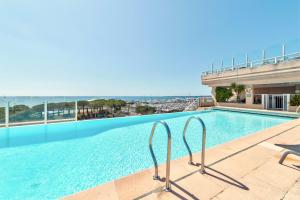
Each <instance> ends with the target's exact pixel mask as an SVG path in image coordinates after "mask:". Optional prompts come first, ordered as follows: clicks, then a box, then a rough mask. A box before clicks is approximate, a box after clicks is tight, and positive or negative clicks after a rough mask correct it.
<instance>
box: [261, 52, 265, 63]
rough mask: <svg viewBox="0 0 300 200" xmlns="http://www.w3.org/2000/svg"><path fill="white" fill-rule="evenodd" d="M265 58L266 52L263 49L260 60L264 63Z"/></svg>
mask: <svg viewBox="0 0 300 200" xmlns="http://www.w3.org/2000/svg"><path fill="white" fill-rule="evenodd" d="M265 59H266V52H265V50H263V51H262V62H263V63H265Z"/></svg>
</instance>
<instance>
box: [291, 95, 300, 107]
mask: <svg viewBox="0 0 300 200" xmlns="http://www.w3.org/2000/svg"><path fill="white" fill-rule="evenodd" d="M290 104H291V106H300V94H298V95H294V96H293V97H292V98H291V100H290Z"/></svg>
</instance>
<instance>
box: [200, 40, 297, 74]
mask: <svg viewBox="0 0 300 200" xmlns="http://www.w3.org/2000/svg"><path fill="white" fill-rule="evenodd" d="M289 45H290V46H287V45H282V47H281V50H278V49H280V48H279V47H277V48H272V49H269V55H271V56H269V57H267V56H266V53H268V51H265V50H263V51H262V56H261V57H260V58H259V56H251V57H250V56H249V54H245V55H244V56H237V57H233V58H232V59H231V65H229V64H228V65H224V62H223V60H222V61H221V65H215V64H212V65H211V70H208V71H205V72H203V73H202V76H206V75H210V74H221V73H223V72H228V71H237V70H239V69H245V68H256V67H260V66H263V65H267V64H278V63H282V62H287V61H291V60H300V40H299V41H296V42H294V43H293V44H289ZM287 47H291V48H287ZM292 47H293V48H292ZM274 52H275V53H274Z"/></svg>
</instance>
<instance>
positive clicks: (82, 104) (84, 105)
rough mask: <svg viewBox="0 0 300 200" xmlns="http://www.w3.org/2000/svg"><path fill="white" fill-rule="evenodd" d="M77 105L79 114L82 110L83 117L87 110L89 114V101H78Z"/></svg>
mask: <svg viewBox="0 0 300 200" xmlns="http://www.w3.org/2000/svg"><path fill="white" fill-rule="evenodd" d="M77 105H78V109H79V112H80V110H81V109H82V114H83V115H84V111H85V109H87V113H88V107H89V105H90V104H89V102H88V101H85V100H83V101H78V103H77Z"/></svg>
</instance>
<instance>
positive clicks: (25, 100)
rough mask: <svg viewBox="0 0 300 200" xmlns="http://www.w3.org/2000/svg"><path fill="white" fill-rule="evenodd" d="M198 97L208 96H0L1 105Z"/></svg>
mask: <svg viewBox="0 0 300 200" xmlns="http://www.w3.org/2000/svg"><path fill="white" fill-rule="evenodd" d="M198 97H208V96H205V95H203V96H0V106H1V105H2V106H3V105H4V104H6V103H7V102H9V103H10V105H27V106H33V105H37V104H41V103H43V102H46V101H47V102H48V103H58V102H73V101H80V100H95V99H120V100H124V101H127V102H150V101H157V102H163V101H168V100H174V99H181V100H188V99H194V98H198Z"/></svg>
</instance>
